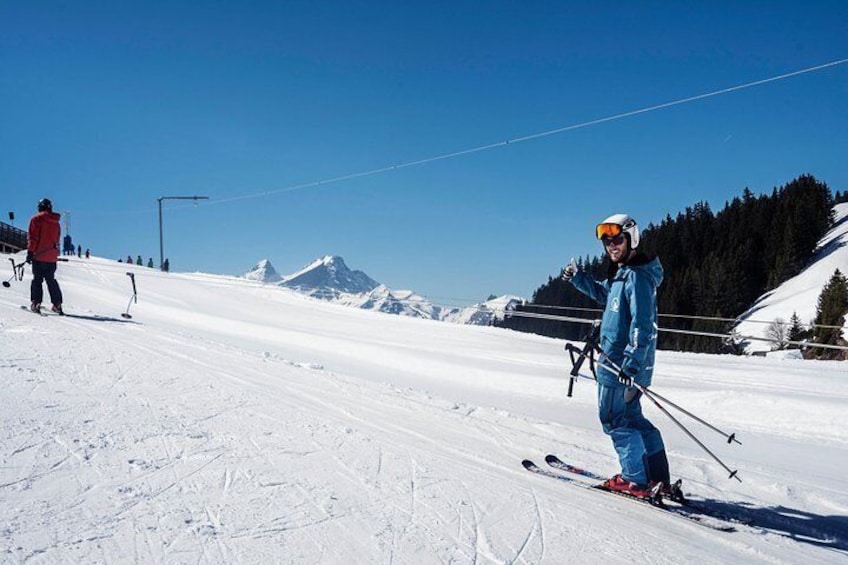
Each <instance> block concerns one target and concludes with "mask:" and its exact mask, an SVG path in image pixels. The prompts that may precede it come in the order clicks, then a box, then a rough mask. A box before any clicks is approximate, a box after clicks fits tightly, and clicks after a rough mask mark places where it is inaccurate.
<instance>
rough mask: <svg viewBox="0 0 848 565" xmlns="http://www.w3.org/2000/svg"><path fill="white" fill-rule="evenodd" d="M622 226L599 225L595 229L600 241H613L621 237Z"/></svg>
mask: <svg viewBox="0 0 848 565" xmlns="http://www.w3.org/2000/svg"><path fill="white" fill-rule="evenodd" d="M621 231H622V229H621V226H620V225H618V224H611V223H607V224H598V227H596V228H595V233H596V234H597V238H598V239H604V238H607V239H612V238H614V237H615V236H617V235H621Z"/></svg>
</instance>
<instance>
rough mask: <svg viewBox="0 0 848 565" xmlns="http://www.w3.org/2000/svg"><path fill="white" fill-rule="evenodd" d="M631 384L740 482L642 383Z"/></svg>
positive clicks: (735, 472)
mask: <svg viewBox="0 0 848 565" xmlns="http://www.w3.org/2000/svg"><path fill="white" fill-rule="evenodd" d="M633 385H634V386H635V387H636V388H638V389H639V390H640V391H641V392H642V394H644V395H645V396H646V397H647V398H648V399H649V400H650V401H651V402H653V403H654V404H655V405H656V407H657V408H659V409H660V410H661V411H662V413H663V414H665V415H666V416H668V417H669V418H671V421H672V422H674V423H675V424H677V426H678V427H679V428H680V429H681V430H683V431H684V432H685V433H686V435H688V436H689V437H690V438H691V439H692V441H694V442H695V443H697V444H698V445H699V446H700V447H701V449H703V450H704V451H706V452H707V453H708V454H709V455H710V457H712V458H713V459H714V460H715V461H716V462H717V463H718V464H719V465H721V466H722V467H724V470H725V471H727V472H728V473H730V476H729V477H727V478H728V479H736V480H737V481H739V482H740V483H741V482H742V479H740V478H739V476H738V475H737V473H738V471H734V470H732V469H731V468H730V467H728V466H727V465H725V464H724V462H723V461H722V460H721V459H719V458H718V457H716V455H715V454H714V453H713V452H712V451H710V450H709V448H708V447H707V446H706V445H704V444H703V443H701V440H699V439H698V438H696V437H695V435H694V434H693V433H692V432H690V431H689V430H688V429H686V426H684V425H683V424H681V423H680V422H679V421H678V420H677V418H675V417H674V416H672V415H671V413H670V412H669V411H668V410H666V409H665V407H664V406H663V405H662V404H660V403H659V401H658V400H657V399H656V398H654V397H653V396H652V395H651V394H650V393H649V392H648V389H647V388H646V387H643V386H642V385H640V384H638V383H637V382H635V381H634V382H633Z"/></svg>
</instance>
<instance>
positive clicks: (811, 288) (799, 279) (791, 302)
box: [736, 203, 848, 351]
mask: <svg viewBox="0 0 848 565" xmlns="http://www.w3.org/2000/svg"><path fill="white" fill-rule="evenodd" d="M834 212H835V215H836V222H835V225H834V227H833V228H832V229H831V230H830V231H829V232H828V233H827V234H826V235H825V236H824V237H823V238H822V240H821V241H820V242H819V244H818V250H817V251H816V254H815V256H814V257H813V260H812V261H811V262H810V265H809V266H808V267H807V268H805V269H804V270H803V271H801V273H799V274H798V275H796V276H795V277H793V278H791V279H789V280H788V281H786V282H784V283H783V284H781V285H780V286H779V287H777V288H776V289H774V290H773V291H770V292H768V293H766V294H764V295H763V296H761V297H760V298H759V299H758V300H757V301H756V303H755V304H754V305H753V306H752V307H751V308H750V309H749V310H748V311H747V312H746V313H745V314H744V315H743V316H742V318H743V320H745V321H743V322H741V323H740V324H738V325H737V326H736V332H737V333H739V334H740V335H743V336H754V337H766V330H767V329H768V322H772V321H774V320H777V319H782V320H783V321H784V322H789V319H790V318H791V317H792V314H793V313H797V314H798V317H799V318H800V320H801V323H802V324H809V323H811V322H812V321H813V320H814V319H815V317H816V305H817V303H818V299H819V295H820V294H821V292H822V289H823V288H824V286H825V285H826V284H827V283H828V281H829V280H830V278H831V277H832V276H833V272H834V271H835V270H836V269H839V270H840V271H842V273H843V274H848V203H845V204H837V205H836V206H835V207H834ZM763 322H765V323H763ZM844 333H845V331H843V334H844ZM772 347H773V346H772V344H770V343H768V342H763V341H751V342H750V344H749V346H748V347H747V350H748V351H768V350H769V349H771V348H772Z"/></svg>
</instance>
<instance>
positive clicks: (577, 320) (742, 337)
mask: <svg viewBox="0 0 848 565" xmlns="http://www.w3.org/2000/svg"><path fill="white" fill-rule="evenodd" d="M507 315H509V316H517V317H520V318H538V319H542V320H557V321H561V322H575V323H579V324H593V323H595V320H590V319H588V318H575V317H571V316H555V315H553V314H537V313H533V312H515V311H512V312H508V313H507ZM657 329H658V331H661V332H668V333H676V334H685V335H697V336H703V337H715V338H720V339H725V340H730V339H732V340H737V341H745V340H751V341H765V342H769V343H784V344H786V345H797V346H799V347H819V348H823V349H837V350H840V351H848V347H846V346H844V345H830V344H828V343H815V342H811V341H789V340H786V341H781V340H776V339H772V338H768V337H758V336H749V335H739V334H735V333H729V334H723V333H713V332H702V331H697V330H679V329H675V328H657ZM840 329H841V328H840Z"/></svg>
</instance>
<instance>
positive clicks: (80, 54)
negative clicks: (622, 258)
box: [0, 1, 848, 303]
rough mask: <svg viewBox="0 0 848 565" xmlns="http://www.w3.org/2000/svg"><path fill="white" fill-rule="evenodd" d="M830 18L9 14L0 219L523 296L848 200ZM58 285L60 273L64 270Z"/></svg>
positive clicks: (121, 248) (741, 13)
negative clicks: (638, 229)
mask: <svg viewBox="0 0 848 565" xmlns="http://www.w3.org/2000/svg"><path fill="white" fill-rule="evenodd" d="M846 22H848V3H842V2H830V1H828V2H803V3H802V2H741V3H740V2H704V3H701V4H700V5H695V3H668V2H430V3H406V2H355V1H346V2H329V1H328V2H225V1H218V2H202V3H201V2H180V1H169V2H156V1H147V2H137V3H131V2H114V1H112V2H73V3H68V2H14V3H13V2H3V3H0V112H2V126H0V186H2V187H3V188H2V194H3V196H2V201H1V202H2V208H3V209H2V210H0V212H2V218H3V219H4V220H5V219H6V218H7V211H14V212H15V214H16V216H17V220H16V225H19V226H20V225H23V224H24V223H25V221H26V219H27V218H29V216H30V215H31V214H32V213H33V211H34V208H35V205H36V203H37V201H38V200H39V199H40V198H42V197H45V196H46V197H49V198H51V199H52V200H53V201H54V202H55V204H56V209H57V211H64V210H68V211H70V212H71V215H70V228H71V229H70V232H71V234H72V235H73V237H74V240H75V243H79V244H81V245H82V246H83V248H86V247H90V248H91V250H92V252H93V253H94V254H96V255H100V256H105V257H112V258H118V257H125V256H126V255H127V254H131V255H133V256H136V255H138V254H141V255H143V256H144V258H145V260H146V259H147V258H148V257H153V258H154V261H155V262H157V263H158V255H159V232H158V216H157V198H159V197H161V196H174V195H195V194H198V195H205V196H209V197H210V200H209V201H208V202H205V203H203V204H201V205H199V206H197V207H194V206H185V205H184V204H181V203H178V202H166V203H165V207H164V218H165V219H164V228H165V254H166V256H168V257H169V258H170V260H171V263H172V266H173V269H174V270H190V271H194V270H200V271H205V272H212V273H227V274H241V273H243V272H245V271H247V270H248V269H249V268H250V267H251V266H252V265H253V263H255V262H256V261H258V260H259V259H262V258H268V259H270V260H271V262H272V263H273V264H274V265H275V267H277V269H278V270H279V271H280V272H281V273H284V274H285V273H290V272H293V271H295V270H297V269H298V268H300V267H302V266H303V265H305V264H307V263H309V262H310V261H312V260H313V259H315V258H317V257H319V256H322V255H325V254H335V255H341V256H343V257H344V258H345V260H346V261H347V263H348V264H349V265H350V266H351V267H353V268H358V269H361V270H364V271H365V272H366V273H367V274H368V275H370V276H371V277H372V278H374V279H376V280H378V281H380V282H383V283H385V284H387V285H388V286H390V287H392V288H399V289H400V288H405V289H414V290H416V291H417V292H419V293H420V294H423V295H425V296H427V297H430V298H433V299H434V300H436V301H437V302H443V303H447V302H448V300H447V299H450V300H451V301H453V302H468V301H477V300H481V299H485V298H486V296H488V295H489V294H505V293H513V294H519V295H523V296H526V297H529V296H530V295H531V294H532V292H533V290H535V289H536V288H537V287H538V286H539V285H540V284H542V283H544V282H545V281H546V280H547V277H548V276H549V275H555V274H556V273H558V272H559V269H560V267H561V266H562V265H564V264H565V263H566V262H567V261H568V259H569V258H570V257H571V256H572V255H575V256H585V255H587V254H592V255H594V254H597V253H599V252H600V251H601V249H600V246H599V245H598V243H597V242H596V241H595V240H594V238H593V233H592V232H593V227H594V225H595V224H596V223H597V222H598V221H599V220H601V219H603V218H604V217H606V216H607V215H609V214H612V213H615V212H619V211H624V212H629V213H630V214H632V215H633V216H635V217H636V218H637V220H639V221H640V223H642V224H645V225H647V224H648V223H649V222H659V221H661V220H662V219H663V218H664V217H665V216H666V214H672V215H675V214H676V213H677V212H678V211H681V210H682V209H684V208H685V207H686V206H691V205H692V204H694V203H695V202H698V201H701V200H706V201H707V202H709V203H710V205H711V206H712V207H713V209H714V210H716V211H717V210H719V209H720V208H721V207H722V206H723V205H724V202H725V201H726V200H728V199H730V198H732V197H734V196H736V195H739V194H740V193H741V191H742V190H743V189H744V188H745V187H748V188H750V189H751V190H752V191H753V192H754V193H762V192H770V191H771V190H772V188H774V187H775V186H779V185H782V184H785V183H786V182H789V181H790V180H792V179H793V178H795V177H797V176H798V175H800V174H805V173H810V174H813V175H815V176H816V177H817V178H819V179H820V180H823V181H824V182H827V183H828V185H829V186H830V187H831V188H832V189H833V190H846V189H848V134H846V132H848V103H846V100H848V64H840V65H836V66H833V67H830V68H828V69H824V70H821V71H817V72H810V73H806V74H803V75H799V76H795V77H791V78H787V79H785V80H780V81H774V82H771V83H768V84H764V85H761V86H756V87H752V88H748V89H745V90H740V91H736V92H731V93H728V94H724V95H720V96H714V97H711V98H707V99H703V100H698V101H693V102H691V103H687V104H680V105H677V106H674V107H670V108H665V109H662V110H657V111H654V112H648V113H644V114H640V115H636V116H631V117H627V118H623V119H619V120H613V121H609V122H605V123H600V124H597V125H592V126H587V127H584V128H580V129H575V130H572V131H566V132H562V133H559V134H556V135H550V136H546V137H542V138H538V139H533V140H529V141H524V142H521V143H514V144H509V145H506V146H502V147H496V148H492V149H489V150H486V151H480V152H476V153H472V154H467V155H462V156H457V157H454V158H451V159H444V160H440V161H434V162H430V163H426V164H421V165H416V166H410V167H405V168H401V169H398V170H395V171H389V172H384V173H380V174H373V175H367V176H362V177H358V178H353V179H350V180H345V181H340V182H335V183H328V184H322V185H320V186H312V187H308V188H302V189H298V190H287V189H288V188H290V187H295V186H299V185H302V184H308V183H314V182H318V181H322V180H325V179H332V178H336V177H339V176H344V175H349V174H354V173H359V172H366V171H372V170H375V169H380V168H383V167H386V166H390V165H395V164H404V163H409V162H413V161H417V160H419V159H425V158H428V157H433V156H437V155H444V154H450V153H453V152H457V151H462V150H466V149H471V148H475V147H480V146H484V145H488V144H492V143H497V142H500V141H504V140H508V139H514V138H519V137H522V136H525V135H530V134H534V133H538V132H544V131H549V130H552V129H555V128H560V127H567V126H571V125H575V124H581V123H585V122H589V121H591V120H596V119H599V118H605V117H609V116H614V115H617V114H621V113H625V112H630V111H633V110H638V109H641V108H647V107H652V106H655V105H658V104H663V103H666V102H672V101H676V100H681V99H685V98H687V97H691V96H696V95H699V94H704V93H708V92H713V91H717V90H720V89H723V88H727V87H732V86H736V85H740V84H746V83H750V82H752V81H756V80H760V79H766V78H770V77H774V76H778V75H781V74H784V73H788V72H792V71H797V70H800V69H805V68H809V67H813V66H816V65H821V64H824V63H829V62H832V61H836V60H842V59H845V58H848V34H846V33H845V25H846ZM60 276H61V275H60Z"/></svg>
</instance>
